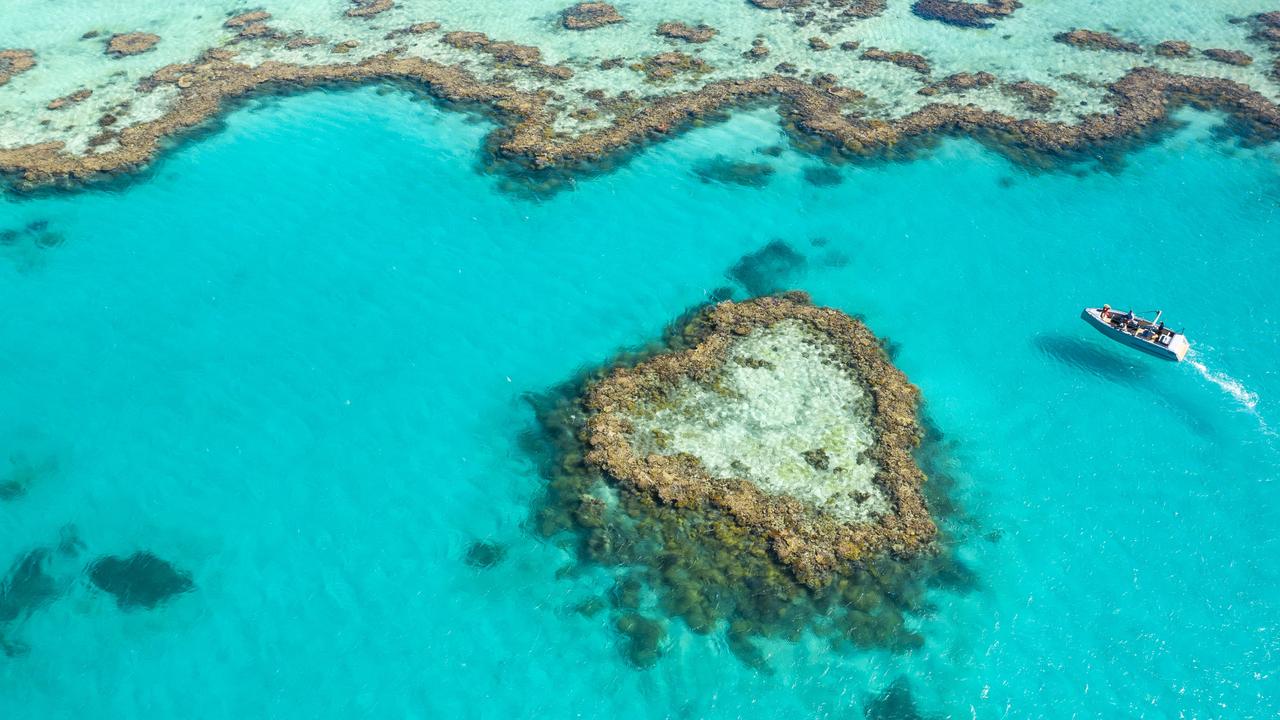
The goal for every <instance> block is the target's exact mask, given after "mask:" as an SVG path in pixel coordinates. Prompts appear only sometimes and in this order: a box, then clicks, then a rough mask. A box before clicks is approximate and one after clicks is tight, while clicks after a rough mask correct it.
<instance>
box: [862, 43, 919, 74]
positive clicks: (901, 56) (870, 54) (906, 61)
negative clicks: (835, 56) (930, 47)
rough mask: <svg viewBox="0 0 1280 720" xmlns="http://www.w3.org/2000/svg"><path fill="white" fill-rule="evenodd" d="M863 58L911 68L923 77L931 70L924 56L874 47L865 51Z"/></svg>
mask: <svg viewBox="0 0 1280 720" xmlns="http://www.w3.org/2000/svg"><path fill="white" fill-rule="evenodd" d="M861 57H862V59H863V60H874V61H876V62H887V63H893V64H894V65H897V66H898V67H904V68H910V69H912V70H915V71H916V72H918V73H920V74H921V75H928V74H929V70H930V68H929V61H928V60H927V59H925V57H924V56H923V55H917V54H916V53H912V52H904V51H901V50H894V51H889V50H881V49H880V48H874V47H873V48H867V49H866V50H864V51H863V53H862V56H861Z"/></svg>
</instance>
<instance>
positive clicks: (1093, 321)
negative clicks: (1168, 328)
mask: <svg viewBox="0 0 1280 720" xmlns="http://www.w3.org/2000/svg"><path fill="white" fill-rule="evenodd" d="M1080 317H1081V318H1082V319H1083V320H1084V321H1085V322H1087V323H1089V324H1090V325H1092V326H1093V328H1094V329H1095V330H1097V331H1098V332H1100V333H1102V334H1103V335H1106V336H1107V337H1108V338H1110V339H1112V340H1115V341H1116V342H1118V343H1122V344H1124V345H1128V346H1129V347H1131V348H1133V349H1135V350H1141V351H1142V352H1144V353H1147V354H1148V355H1155V356H1156V357H1158V358H1163V359H1165V360H1170V361H1173V362H1182V359H1183V358H1184V357H1186V355H1187V350H1188V349H1190V345H1189V344H1188V343H1187V338H1186V336H1184V335H1182V334H1180V333H1174V334H1173V339H1172V340H1170V341H1169V344H1168V345H1157V344H1156V343H1153V342H1148V341H1146V340H1143V339H1141V338H1136V337H1134V336H1132V335H1130V334H1128V333H1126V332H1121V331H1120V330H1118V329H1117V328H1115V327H1112V325H1111V323H1109V322H1107V321H1106V320H1103V319H1102V314H1101V312H1100V311H1099V310H1098V309H1097V308H1085V309H1084V311H1083V312H1081V313H1080Z"/></svg>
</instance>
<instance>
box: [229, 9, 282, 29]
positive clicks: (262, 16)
mask: <svg viewBox="0 0 1280 720" xmlns="http://www.w3.org/2000/svg"><path fill="white" fill-rule="evenodd" d="M270 19H271V13H269V12H267V11H266V10H250V11H249V12H243V13H240V14H239V15H233V16H231V17H229V18H227V21H226V22H224V23H222V27H225V28H228V29H231V30H239V29H240V28H243V27H246V26H248V25H256V24H258V23H262V22H266V21H267V20H270Z"/></svg>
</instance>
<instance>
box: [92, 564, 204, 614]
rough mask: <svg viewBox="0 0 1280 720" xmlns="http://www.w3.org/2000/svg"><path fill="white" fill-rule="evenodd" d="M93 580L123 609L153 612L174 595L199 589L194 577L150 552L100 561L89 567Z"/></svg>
mask: <svg viewBox="0 0 1280 720" xmlns="http://www.w3.org/2000/svg"><path fill="white" fill-rule="evenodd" d="M89 579H90V580H91V581H92V582H93V584H94V585H96V586H97V587H98V588H99V589H100V590H103V591H105V592H107V593H109V594H111V595H112V596H114V597H115V599H116V604H117V605H119V606H120V609H121V610H132V609H134V608H143V609H146V610H152V609H154V608H156V607H157V606H158V605H160V604H161V603H163V602H164V601H165V600H168V599H169V598H171V597H173V596H174V595H180V594H182V593H186V592H191V591H192V590H193V589H195V583H193V582H192V581H191V575H189V574H188V573H186V572H184V571H182V570H179V569H178V568H176V567H174V566H173V564H172V563H169V562H168V561H166V560H162V559H161V558H158V557H156V556H155V555H153V554H151V553H149V552H146V551H140V552H136V553H134V554H132V555H130V556H129V557H127V558H121V557H116V556H114V555H108V556H106V557H103V558H99V559H98V560H96V561H94V563H93V564H92V565H90V566H89Z"/></svg>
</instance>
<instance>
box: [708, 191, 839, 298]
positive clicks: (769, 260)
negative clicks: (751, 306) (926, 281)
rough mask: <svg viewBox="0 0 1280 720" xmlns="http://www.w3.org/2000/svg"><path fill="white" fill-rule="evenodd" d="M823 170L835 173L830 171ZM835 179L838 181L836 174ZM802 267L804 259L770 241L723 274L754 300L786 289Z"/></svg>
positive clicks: (787, 246) (793, 251)
mask: <svg viewBox="0 0 1280 720" xmlns="http://www.w3.org/2000/svg"><path fill="white" fill-rule="evenodd" d="M823 169H826V170H831V172H835V171H834V170H832V169H831V168H823ZM836 176H837V178H838V177H839V174H838V173H837V175H836ZM805 264H806V261H805V257H804V255H801V254H800V253H798V252H796V251H795V249H793V248H792V247H791V246H790V245H788V244H787V243H786V242H785V241H783V240H772V241H770V242H769V244H767V245H765V246H764V247H762V248H760V249H759V250H756V251H755V252H750V253H747V254H746V255H743V256H742V257H741V258H739V259H738V261H737V262H736V263H734V264H733V266H732V267H730V268H729V271H728V273H726V274H727V275H728V277H729V279H731V280H733V281H734V282H736V283H738V284H739V285H741V286H742V287H743V289H745V290H746V291H747V294H748V295H750V296H752V297H757V296H760V295H769V294H771V293H776V292H779V291H780V290H782V289H783V288H784V287H786V286H788V285H790V284H791V281H792V280H793V279H794V278H795V275H796V274H797V273H799V272H800V271H801V270H803V269H804V267H805Z"/></svg>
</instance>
